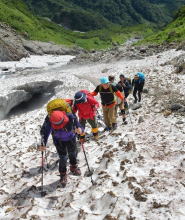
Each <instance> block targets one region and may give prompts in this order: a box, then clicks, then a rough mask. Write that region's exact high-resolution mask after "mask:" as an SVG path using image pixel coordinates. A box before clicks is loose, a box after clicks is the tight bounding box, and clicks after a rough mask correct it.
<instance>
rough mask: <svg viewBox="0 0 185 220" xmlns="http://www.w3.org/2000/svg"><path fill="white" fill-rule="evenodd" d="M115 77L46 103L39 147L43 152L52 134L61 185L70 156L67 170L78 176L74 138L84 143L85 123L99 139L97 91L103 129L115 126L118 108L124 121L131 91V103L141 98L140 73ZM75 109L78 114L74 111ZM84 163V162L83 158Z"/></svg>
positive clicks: (142, 82)
mask: <svg viewBox="0 0 185 220" xmlns="http://www.w3.org/2000/svg"><path fill="white" fill-rule="evenodd" d="M114 80H115V78H114V76H109V77H102V78H100V85H98V86H97V87H96V89H95V90H94V91H93V92H89V91H87V90H80V91H78V92H76V94H75V95H74V99H54V100H52V101H50V102H49V103H48V104H47V113H48V115H47V116H46V118H45V120H44V123H43V125H42V127H41V131H40V134H41V137H42V139H41V140H42V141H41V142H42V143H41V146H39V147H38V150H40V151H42V153H43V152H44V151H45V150H46V144H47V140H48V138H49V135H50V134H51V135H52V138H53V143H54V145H55V147H56V150H57V153H58V156H59V173H60V183H61V184H62V186H63V187H64V186H65V185H66V183H67V160H68V158H69V163H70V172H71V173H72V174H73V175H77V176H79V175H81V171H80V169H79V167H78V165H77V138H78V139H79V141H80V143H81V144H82V147H83V143H84V142H85V126H86V123H89V125H90V126H91V131H92V134H93V137H94V139H95V140H96V141H97V140H98V139H99V128H98V123H97V117H96V116H97V112H98V111H97V109H98V108H99V107H100V105H99V103H98V101H96V100H95V98H94V96H96V95H98V93H99V94H100V99H101V105H102V111H103V118H104V124H105V128H104V131H112V130H114V129H116V127H117V122H116V119H117V116H118V108H119V109H120V115H121V117H122V120H123V124H125V125H126V124H127V121H126V110H127V109H128V103H127V98H128V96H129V94H130V93H131V92H132V90H133V96H134V103H137V102H140V101H141V94H142V90H143V87H144V83H145V76H144V74H143V73H137V74H136V75H135V76H134V79H133V80H132V82H131V80H130V79H129V78H126V77H125V76H124V75H122V74H121V75H120V81H119V82H118V83H115V82H114ZM77 112H78V117H77V116H76V113H77ZM86 162H87V161H86Z"/></svg>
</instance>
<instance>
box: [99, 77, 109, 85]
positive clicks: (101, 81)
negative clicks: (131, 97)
mask: <svg viewBox="0 0 185 220" xmlns="http://www.w3.org/2000/svg"><path fill="white" fill-rule="evenodd" d="M100 83H101V84H107V83H109V79H108V78H107V77H102V78H100Z"/></svg>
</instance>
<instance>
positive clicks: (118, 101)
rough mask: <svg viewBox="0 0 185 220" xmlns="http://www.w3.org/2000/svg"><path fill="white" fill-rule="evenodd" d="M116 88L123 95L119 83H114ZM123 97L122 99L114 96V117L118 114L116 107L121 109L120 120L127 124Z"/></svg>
mask: <svg viewBox="0 0 185 220" xmlns="http://www.w3.org/2000/svg"><path fill="white" fill-rule="evenodd" d="M116 88H117V89H118V90H119V91H120V92H121V93H122V95H123V96H124V92H123V90H122V87H121V86H120V84H117V85H116ZM125 102H126V101H125V98H124V99H123V100H122V99H120V98H118V97H116V105H115V117H117V115H118V113H117V112H118V108H119V109H120V111H121V116H122V120H123V124H125V125H126V124H127V121H126V112H125V104H124V103H125Z"/></svg>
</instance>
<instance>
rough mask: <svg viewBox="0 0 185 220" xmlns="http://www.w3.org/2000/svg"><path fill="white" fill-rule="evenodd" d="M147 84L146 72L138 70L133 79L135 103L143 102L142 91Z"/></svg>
mask: <svg viewBox="0 0 185 220" xmlns="http://www.w3.org/2000/svg"><path fill="white" fill-rule="evenodd" d="M144 84H145V75H144V73H141V72H138V73H137V74H136V75H135V76H134V79H133V80H132V86H133V88H134V90H133V96H134V99H135V100H134V103H137V101H138V102H141V93H142V91H143V87H144Z"/></svg>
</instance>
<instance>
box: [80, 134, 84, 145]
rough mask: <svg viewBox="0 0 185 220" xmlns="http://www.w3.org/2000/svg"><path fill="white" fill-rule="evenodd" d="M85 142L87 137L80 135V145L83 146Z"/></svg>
mask: <svg viewBox="0 0 185 220" xmlns="http://www.w3.org/2000/svg"><path fill="white" fill-rule="evenodd" d="M84 142H85V135H80V143H81V144H83V143H84Z"/></svg>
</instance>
